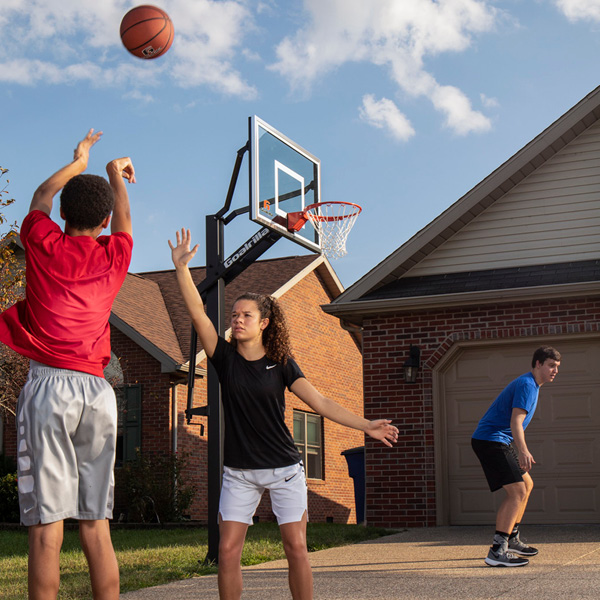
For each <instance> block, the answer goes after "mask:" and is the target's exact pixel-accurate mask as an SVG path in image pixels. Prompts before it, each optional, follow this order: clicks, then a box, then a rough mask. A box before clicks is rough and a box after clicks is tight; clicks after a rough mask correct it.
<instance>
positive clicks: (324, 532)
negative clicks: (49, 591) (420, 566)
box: [0, 523, 393, 600]
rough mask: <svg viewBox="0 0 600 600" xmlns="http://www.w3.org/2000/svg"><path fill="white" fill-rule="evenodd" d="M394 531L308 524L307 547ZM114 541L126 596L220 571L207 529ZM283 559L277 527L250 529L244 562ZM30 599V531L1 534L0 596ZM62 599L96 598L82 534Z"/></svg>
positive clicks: (68, 552) (129, 535) (65, 553)
mask: <svg viewBox="0 0 600 600" xmlns="http://www.w3.org/2000/svg"><path fill="white" fill-rule="evenodd" d="M391 533H393V531H390V530H386V529H381V528H375V527H362V526H360V525H339V524H335V523H309V524H308V534H307V541H308V549H309V551H314V550H323V549H325V548H332V547H334V546H343V545H345V544H354V543H356V542H360V541H363V540H368V539H373V538H377V537H381V536H382V535H389V534H391ZM112 538H113V543H114V546H115V550H116V553H117V560H118V561H119V569H120V572H121V591H122V592H128V591H131V590H137V589H140V588H144V587H148V586H153V585H159V584H161V583H167V582H169V581H174V580H177V579H186V578H189V577H194V576H200V575H207V574H209V573H216V568H215V567H210V566H205V565H203V564H202V562H203V560H204V558H205V556H206V553H207V550H208V546H207V530H206V529H205V528H181V529H162V528H161V529H158V528H157V529H116V530H114V531H113V532H112ZM284 557H285V555H284V553H283V547H282V544H281V538H280V536H279V528H278V527H277V524H276V523H258V524H256V525H254V526H253V527H250V529H249V530H248V537H247V541H246V545H245V547H244V553H243V555H242V564H244V565H253V564H257V563H262V562H267V561H269V560H276V559H278V558H284ZM26 597H27V532H26V529H25V528H23V529H18V530H0V598H1V599H2V600H22V599H23V598H26ZM58 597H59V599H60V600H86V599H88V598H91V591H90V586H89V577H88V574H87V564H86V561H85V558H84V556H83V553H82V552H81V549H80V547H79V537H78V534H77V531H73V530H67V531H65V541H64V544H63V549H62V556H61V589H60V593H59V596H58Z"/></svg>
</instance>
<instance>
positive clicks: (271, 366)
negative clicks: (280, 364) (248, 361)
mask: <svg viewBox="0 0 600 600" xmlns="http://www.w3.org/2000/svg"><path fill="white" fill-rule="evenodd" d="M276 366H277V365H267V370H268V369H274V368H275V367H276Z"/></svg>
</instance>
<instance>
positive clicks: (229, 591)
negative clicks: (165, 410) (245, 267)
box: [169, 229, 398, 600]
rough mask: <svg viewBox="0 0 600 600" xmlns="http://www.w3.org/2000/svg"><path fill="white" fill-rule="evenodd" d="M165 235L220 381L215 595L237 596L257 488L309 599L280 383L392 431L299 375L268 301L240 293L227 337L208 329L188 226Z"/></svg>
mask: <svg viewBox="0 0 600 600" xmlns="http://www.w3.org/2000/svg"><path fill="white" fill-rule="evenodd" d="M176 239H177V244H176V245H175V246H174V245H173V244H172V243H171V241H170V240H169V246H170V248H171V253H172V259H173V264H174V265H175V269H176V273H177V281H178V283H179V287H180V289H181V293H182V296H183V299H184V302H185V305H186V308H187V310H188V312H189V314H190V316H191V318H192V322H193V324H194V327H195V329H196V331H197V332H198V337H199V338H200V341H201V343H202V346H203V347H204V350H205V352H206V355H207V356H208V358H209V360H210V361H211V362H212V364H213V365H214V367H215V369H216V371H217V373H218V376H219V381H220V383H221V392H222V399H223V412H224V418H225V440H224V460H223V463H224V467H223V484H222V489H221V498H220V501H219V532H220V543H219V574H218V582H219V597H220V598H221V600H225V599H226V600H233V599H235V600H239V598H241V595H242V570H241V566H240V559H241V555H242V550H243V547H244V540H245V538H246V532H247V530H248V526H249V525H252V517H253V515H254V511H255V510H256V508H257V507H258V504H259V502H260V499H261V496H262V494H263V492H264V490H265V489H268V490H269V491H270V496H271V504H272V507H273V512H274V513H275V516H276V517H277V522H278V524H279V528H280V531H281V537H282V540H283V546H284V550H285V553H286V557H287V559H288V564H289V584H290V590H291V592H292V597H293V598H294V600H311V599H312V597H313V581H312V573H311V569H310V564H309V561H308V552H307V547H306V522H307V519H308V517H307V489H306V479H305V475H304V468H303V465H302V462H301V458H300V455H299V453H298V450H297V449H296V446H295V444H294V439H293V437H292V435H291V434H290V432H289V430H288V428H287V426H286V424H285V418H284V417H285V389H286V388H287V389H289V390H290V391H291V392H293V393H294V394H295V395H296V396H298V398H300V400H302V401H303V402H305V403H306V404H307V405H308V406H309V407H310V408H311V409H312V410H314V411H315V412H317V413H318V414H320V415H322V416H324V417H326V418H328V419H331V420H332V421H335V422H336V423H340V424H341V425H345V426H347V427H352V428H353V429H358V430H361V431H364V432H365V433H366V434H368V435H370V436H371V437H373V438H375V439H377V440H381V441H382V442H383V443H384V444H386V445H387V446H391V445H392V442H395V441H397V439H398V429H397V428H396V427H394V426H393V425H391V422H390V421H389V420H387V419H378V420H374V421H368V420H367V419H364V418H362V417H359V416H357V415H355V414H354V413H352V412H350V411H348V410H346V409H345V408H343V407H342V406H340V405H339V404H337V403H336V402H334V401H333V400H330V399H329V398H326V397H325V396H323V395H322V394H321V393H320V392H319V391H318V390H317V389H316V388H314V387H313V386H312V384H311V383H310V382H309V381H308V380H307V379H306V378H305V376H304V374H303V373H302V371H301V370H300V367H299V366H298V364H297V363H296V361H295V360H294V359H293V358H292V356H291V352H290V341H289V333H288V328H287V324H286V321H285V316H284V314H283V312H282V310H281V307H280V306H279V303H278V302H277V300H276V299H274V298H272V297H270V296H263V295H260V294H251V293H246V294H243V295H242V296H240V297H239V298H238V299H237V300H236V301H235V302H234V304H233V310H232V313H231V342H230V343H228V342H227V341H226V340H225V339H223V338H222V337H220V336H219V335H218V334H217V331H216V329H215V327H214V325H213V324H212V321H211V320H210V319H209V318H208V316H207V315H206V313H205V311H204V305H203V303H202V299H201V298H200V294H199V293H198V290H197V289H196V286H195V285H194V282H193V280H192V276H191V274H190V271H189V268H188V263H189V262H190V260H191V259H192V258H193V257H194V255H195V254H196V251H197V250H198V245H197V244H196V246H194V248H192V249H190V240H191V236H190V232H189V230H186V229H182V230H181V232H179V231H178V232H177V233H176Z"/></svg>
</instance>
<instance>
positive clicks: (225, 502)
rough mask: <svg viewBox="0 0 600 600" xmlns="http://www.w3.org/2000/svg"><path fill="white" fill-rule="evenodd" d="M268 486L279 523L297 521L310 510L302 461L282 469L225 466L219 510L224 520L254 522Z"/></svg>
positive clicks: (249, 523)
mask: <svg viewBox="0 0 600 600" xmlns="http://www.w3.org/2000/svg"><path fill="white" fill-rule="evenodd" d="M265 490H269V493H270V495H271V506H272V507H273V512H274V513H275V516H276V517H277V523H278V524H279V525H283V524H284V523H296V522H297V521H301V520H302V517H303V515H304V513H305V512H308V502H307V490H306V477H305V475H304V467H303V465H302V463H298V464H295V465H290V466H289V467H281V468H279V469H232V468H230V467H223V485H222V487H221V500H220V502H219V514H220V515H221V519H222V520H223V521H236V522H238V523H246V524H248V525H252V517H253V516H254V513H255V511H256V508H257V507H258V504H259V502H260V499H261V497H262V495H263V493H264V491H265Z"/></svg>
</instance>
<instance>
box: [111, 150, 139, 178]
mask: <svg viewBox="0 0 600 600" xmlns="http://www.w3.org/2000/svg"><path fill="white" fill-rule="evenodd" d="M106 172H107V173H108V177H109V179H110V177H111V175H113V176H117V177H119V178H121V177H122V178H123V179H127V181H129V183H135V169H134V168H133V163H132V162H131V159H130V158H129V157H128V156H124V157H123V158H115V159H114V160H111V161H110V162H109V163H108V164H107V165H106Z"/></svg>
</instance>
